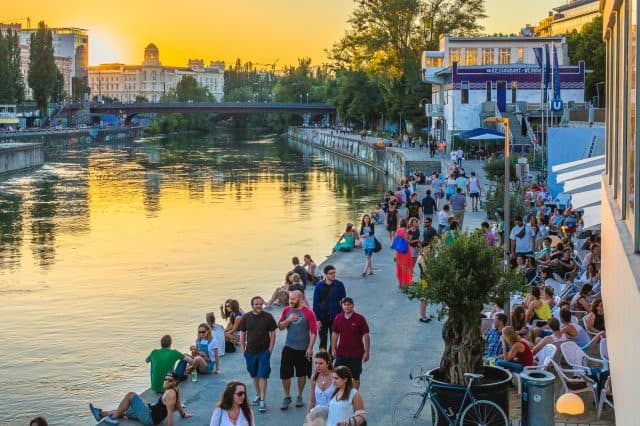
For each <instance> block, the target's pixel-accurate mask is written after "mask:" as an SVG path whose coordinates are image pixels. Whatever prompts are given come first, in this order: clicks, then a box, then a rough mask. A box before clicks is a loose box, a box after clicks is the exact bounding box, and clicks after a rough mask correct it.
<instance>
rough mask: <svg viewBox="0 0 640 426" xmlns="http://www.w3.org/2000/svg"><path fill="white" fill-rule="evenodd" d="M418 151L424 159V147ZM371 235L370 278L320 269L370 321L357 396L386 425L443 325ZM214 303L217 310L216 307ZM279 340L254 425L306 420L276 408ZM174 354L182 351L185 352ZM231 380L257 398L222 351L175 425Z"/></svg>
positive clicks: (205, 414)
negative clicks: (218, 367) (405, 288)
mask: <svg viewBox="0 0 640 426" xmlns="http://www.w3.org/2000/svg"><path fill="white" fill-rule="evenodd" d="M397 149H400V148H397ZM406 150H407V151H411V152H413V151H419V150H413V149H406ZM403 151H404V149H403ZM419 152H420V151H419ZM420 153H421V154H423V155H425V156H427V155H428V154H427V152H426V151H424V150H423V151H421V152H420ZM463 167H464V168H465V170H466V171H467V173H469V172H471V171H475V172H476V174H477V175H478V176H479V178H480V179H481V182H484V171H483V170H482V162H481V161H466V162H464V164H463ZM426 189H427V186H423V185H419V186H418V192H419V194H420V198H422V196H423V194H424V192H425V190H426ZM353 220H354V223H358V222H359V218H355V217H354V218H353ZM484 220H486V215H485V212H484V211H480V212H477V213H474V212H470V211H467V213H466V216H465V221H464V223H465V229H475V228H477V227H479V226H480V224H481V223H482V222H483V221H484ZM376 237H377V238H378V239H379V240H380V242H381V243H382V247H383V249H382V250H381V251H380V252H379V253H376V254H374V256H373V268H374V275H372V276H369V277H366V278H362V277H361V276H360V273H361V271H362V269H363V265H364V255H363V252H362V250H355V251H353V252H350V253H335V254H333V255H331V256H329V257H328V258H327V260H326V261H325V262H323V265H320V267H319V269H320V270H321V269H322V266H324V265H326V264H331V265H333V266H335V267H336V270H337V278H338V279H339V280H341V281H342V282H343V283H344V284H345V287H346V290H347V295H348V296H350V297H352V298H353V299H354V300H355V310H356V311H357V312H359V313H361V314H363V315H364V316H365V317H366V318H367V321H368V322H369V327H370V330H371V359H370V361H369V362H368V363H366V364H365V365H364V370H363V373H362V377H361V392H362V395H363V398H364V402H365V407H366V411H367V414H368V415H367V417H368V424H369V425H371V426H378V425H380V426H389V425H391V413H392V408H393V404H394V402H395V401H396V400H397V398H398V397H399V395H401V394H402V393H404V392H407V391H416V390H419V389H418V388H416V387H414V386H413V385H412V384H411V382H410V381H409V372H410V371H411V369H412V368H413V367H414V366H415V365H416V364H418V365H421V366H423V367H424V368H425V369H430V368H434V367H437V366H438V365H439V362H440V356H441V354H442V350H443V346H444V345H443V342H442V337H441V330H442V324H441V322H439V321H438V320H437V315H436V311H437V310H436V307H434V306H430V307H429V311H428V313H429V314H433V315H435V316H436V318H435V319H434V320H433V321H432V322H430V323H427V324H423V323H420V322H419V321H418V317H419V314H418V310H419V303H418V301H409V300H408V299H407V297H406V296H405V295H404V294H403V293H401V292H400V291H399V290H398V284H397V281H396V278H395V263H394V260H393V256H394V252H393V250H391V249H390V248H389V246H390V241H389V236H388V233H387V232H386V231H385V230H384V227H383V226H377V227H376ZM301 250H302V248H301ZM294 254H295V253H283V254H282V255H283V256H284V257H288V256H291V255H294ZM263 296H266V295H263ZM307 298H308V299H309V300H312V298H313V287H310V288H309V289H308V290H307ZM248 299H249V298H247V300H246V301H241V302H242V304H243V306H248V305H249V303H248V302H249V300H248ZM212 303H213V301H212ZM213 304H214V305H215V303H213ZM270 312H271V313H272V314H273V316H274V317H275V319H276V321H277V320H278V318H279V315H280V312H281V309H280V308H277V309H273V310H271V311H270ZM203 316H204V313H203ZM284 340H285V332H282V331H278V332H277V341H276V346H275V350H274V353H273V355H272V357H271V367H272V372H271V378H270V379H269V385H268V386H269V387H268V391H267V403H268V405H269V411H268V412H267V413H259V412H258V411H257V409H255V408H256V407H254V409H255V410H254V414H255V416H256V425H258V426H284V425H289V426H298V425H302V424H303V422H304V418H305V416H306V412H307V410H306V407H305V408H295V407H294V406H293V404H292V405H291V406H290V408H289V409H288V410H286V411H281V410H280V408H279V407H280V403H281V401H282V399H283V396H284V395H283V391H282V385H281V382H280V379H279V364H280V353H281V351H282V347H283V343H284ZM177 349H178V350H183V349H185V348H177ZM230 380H240V381H242V382H244V383H245V384H247V390H248V394H249V395H250V396H251V397H252V396H253V395H254V389H253V384H252V382H251V379H250V378H249V375H248V373H247V372H246V370H245V364H244V358H243V356H242V354H240V353H233V354H227V355H225V356H224V357H222V374H221V375H219V376H213V375H206V376H203V375H199V376H198V381H197V382H191V381H185V382H183V383H182V384H181V385H180V394H181V398H182V401H183V403H184V404H185V405H186V408H185V409H186V411H187V412H188V413H192V414H193V415H194V416H193V418H191V419H186V420H183V419H181V418H180V417H179V416H178V415H177V414H176V415H175V422H174V424H177V425H208V424H209V419H210V416H211V413H212V412H213V409H214V405H215V403H216V402H217V401H218V400H219V398H220V396H221V394H222V391H223V389H224V386H225V384H226V383H227V382H228V381H230ZM309 389H310V386H309V383H307V386H306V388H305V393H304V400H305V403H306V402H307V401H308V395H309ZM291 390H292V396H295V395H296V391H297V389H296V385H295V383H292V389H291ZM143 397H144V398H145V400H146V401H148V402H155V401H156V400H157V399H158V395H157V394H154V393H152V392H150V391H149V390H148V391H146V392H145V393H144V394H143ZM517 401H518V399H517V398H516V397H515V396H514V398H513V400H512V410H511V411H512V413H511V414H512V418H513V417H514V414H515V415H516V416H517V418H519V415H518V414H519V413H518V408H519V403H518V402H517ZM102 408H110V407H102ZM587 408H589V407H587ZM591 411H595V410H591ZM580 420H581V421H580V422H579V423H580V424H589V423H588V422H591V424H611V422H610V421H607V420H603V421H600V422H598V421H595V414H593V415H590V416H589V417H588V418H587V417H583V418H581V419H580ZM577 423H578V422H577V421H576V423H562V422H559V423H557V424H558V425H565V424H577ZM120 424H121V425H127V426H128V425H139V423H135V422H130V421H126V420H121V421H120ZM514 424H519V421H515V422H514Z"/></svg>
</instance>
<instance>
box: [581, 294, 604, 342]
mask: <svg viewBox="0 0 640 426" xmlns="http://www.w3.org/2000/svg"><path fill="white" fill-rule="evenodd" d="M585 325H586V326H587V331H589V332H590V333H594V334H597V333H600V332H601V331H605V330H604V306H603V305H602V299H595V300H594V301H593V302H591V312H589V314H588V315H587V318H586V319H585Z"/></svg>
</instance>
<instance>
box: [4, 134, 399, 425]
mask: <svg viewBox="0 0 640 426" xmlns="http://www.w3.org/2000/svg"><path fill="white" fill-rule="evenodd" d="M388 185H389V182H387V181H385V178H384V177H383V176H380V175H378V174H375V173H374V172H371V171H370V170H368V169H367V168H366V167H364V166H362V165H358V164H355V163H351V162H349V161H347V160H345V159H343V158H340V157H335V156H332V155H330V154H327V153H324V152H322V151H317V150H314V149H312V148H309V147H307V146H305V145H301V144H299V143H297V142H294V141H287V140H282V139H276V138H268V137H258V136H254V135H250V134H241V135H239V134H231V133H224V134H217V135H209V136H204V137H203V136H188V137H186V136H181V137H169V138H143V139H139V140H135V141H132V142H131V141H130V142H117V143H115V144H100V145H95V144H89V145H86V144H79V143H78V144H75V145H74V144H71V145H69V146H68V147H66V149H63V150H58V151H56V152H53V151H51V152H49V153H48V158H47V162H46V164H45V165H44V166H43V167H42V168H40V169H38V170H36V171H34V172H31V173H28V174H24V175H18V176H11V177H8V178H4V179H2V180H0V306H2V309H1V310H0V324H2V325H1V326H0V341H1V342H2V350H0V370H1V371H2V372H3V383H4V384H3V386H2V388H3V396H2V402H0V424H3V425H4V424H11V425H14V424H16V425H17V424H26V422H27V419H28V418H29V417H31V416H35V415H37V414H44V415H45V416H46V417H47V418H48V419H49V420H50V422H51V424H56V425H57V424H70V425H71V424H90V423H91V421H90V418H89V416H88V414H89V413H88V409H87V402H88V401H94V402H96V403H97V404H99V405H100V406H111V405H113V404H115V403H116V402H117V401H118V400H119V399H120V398H121V396H122V395H123V394H124V393H125V392H126V391H130V390H134V391H143V390H144V389H146V388H147V387H148V386H149V379H148V377H149V369H148V365H147V364H145V362H144V360H145V358H146V356H147V355H148V353H149V352H150V351H151V350H152V349H154V348H156V347H158V346H159V339H160V337H161V336H162V335H163V334H166V333H169V334H171V335H172V336H173V342H174V347H175V348H176V349H179V350H186V349H187V347H188V345H189V344H191V342H192V340H193V339H194V337H195V331H196V326H197V324H198V323H200V322H202V321H203V320H204V314H205V313H206V312H209V311H215V312H216V313H219V306H220V304H221V303H222V302H223V301H224V300H225V299H226V298H236V299H238V300H240V302H241V306H242V307H243V308H244V309H247V308H248V307H249V299H250V298H251V297H252V296H254V295H263V296H268V295H270V294H271V292H272V290H273V289H274V288H275V286H277V285H280V284H281V283H282V281H283V278H284V275H285V273H286V272H287V271H288V270H290V268H291V263H290V260H291V257H292V256H299V257H300V258H302V256H303V255H304V254H307V253H308V254H310V255H311V256H312V257H313V258H314V260H315V261H316V262H318V263H320V262H321V261H323V260H324V258H325V257H326V255H327V254H329V252H330V250H331V247H332V246H333V244H334V243H335V241H336V239H337V238H338V236H339V235H340V234H341V232H342V231H343V228H344V226H345V224H346V223H347V222H349V221H351V222H354V223H359V218H360V217H361V215H362V213H364V212H365V211H366V210H367V209H369V208H371V206H372V205H374V204H375V202H376V200H378V199H379V197H380V194H381V193H382V191H383V190H384V189H385V188H386V187H387V186H388Z"/></svg>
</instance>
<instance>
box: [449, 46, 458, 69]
mask: <svg viewBox="0 0 640 426" xmlns="http://www.w3.org/2000/svg"><path fill="white" fill-rule="evenodd" d="M454 62H457V63H460V49H458V48H455V49H449V65H453V63H454Z"/></svg>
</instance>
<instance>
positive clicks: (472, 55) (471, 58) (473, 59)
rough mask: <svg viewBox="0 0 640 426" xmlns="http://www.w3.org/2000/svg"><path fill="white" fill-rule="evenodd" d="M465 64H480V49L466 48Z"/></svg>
mask: <svg viewBox="0 0 640 426" xmlns="http://www.w3.org/2000/svg"><path fill="white" fill-rule="evenodd" d="M464 64H465V65H467V66H473V65H478V49H465V52H464Z"/></svg>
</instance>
